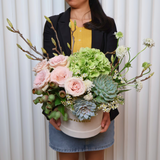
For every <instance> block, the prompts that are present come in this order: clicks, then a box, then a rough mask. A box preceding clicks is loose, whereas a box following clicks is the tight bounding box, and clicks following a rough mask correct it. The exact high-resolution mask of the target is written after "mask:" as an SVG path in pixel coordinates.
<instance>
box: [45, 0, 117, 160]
mask: <svg viewBox="0 0 160 160" xmlns="http://www.w3.org/2000/svg"><path fill="white" fill-rule="evenodd" d="M66 2H67V3H68V4H69V5H70V8H69V9H68V10H67V11H66V12H64V13H61V14H60V15H56V16H52V17H50V20H51V21H52V23H53V26H54V28H55V30H56V31H57V35H58V39H59V42H58V41H56V44H58V43H60V44H61V47H60V46H59V45H57V46H56V49H55V51H56V52H60V51H61V50H62V51H64V53H65V55H66V56H70V54H71V52H73V53H75V52H77V51H78V50H80V48H81V47H83V48H86V47H89V48H95V49H99V52H100V51H101V52H103V53H107V52H113V51H115V49H116V47H117V39H116V38H115V35H114V33H115V32H116V26H115V23H114V20H113V19H112V18H110V17H108V16H106V15H105V13H104V11H103V9H102V7H101V5H100V3H99V1H98V0H66ZM75 21H76V30H75V31H74V33H73V30H74V25H75V24H74V22H75ZM69 22H70V26H69V25H68V24H69ZM72 34H74V38H75V39H73V38H72ZM52 37H53V38H54V39H56V35H55V33H54V32H53V30H51V26H50V24H49V22H46V24H45V28H44V49H45V50H46V51H47V53H49V58H50V60H49V64H50V65H51V66H53V67H54V68H55V67H57V68H58V70H55V72H54V73H53V72H52V73H53V74H52V75H51V80H53V82H55V81H57V79H56V78H57V77H58V76H57V75H58V74H59V75H62V76H61V77H64V76H63V74H67V76H66V78H68V77H71V74H72V73H71V72H70V71H69V70H67V68H66V72H64V70H61V66H66V65H67V63H68V62H67V60H66V57H65V56H63V55H60V56H56V57H54V59H53V58H52V57H53V56H54V55H53V50H52V48H53V43H52V42H53V41H52V42H51V38H52ZM67 44H71V46H69V45H68V46H67ZM73 46H74V47H73ZM86 53H87V52H86ZM104 56H105V55H104ZM106 57H107V58H108V59H111V54H106ZM84 58H87V54H86V55H84ZM99 58H103V56H102V57H100V56H99ZM107 64H108V65H110V64H109V62H107V61H106V62H105V64H104V65H106V66H107ZM75 65H76V64H72V66H71V68H72V70H74V69H75ZM91 65H94V64H90V66H91ZM44 66H45V65H44ZM45 67H46V66H45ZM102 68H103V67H102ZM102 68H100V70H102ZM77 71H78V70H77ZM98 72H100V71H99V70H97V71H96V70H95V69H94V68H93V72H92V75H91V77H92V76H94V74H97V73H98ZM74 73H75V72H74ZM84 76H85V75H84ZM59 78H60V77H58V81H59V82H60V83H61V85H62V86H63V84H64V83H63V81H64V79H63V78H62V80H60V79H59ZM71 80H72V81H74V83H77V84H78V85H83V84H81V83H80V82H77V79H74V80H73V78H71V79H69V80H68V82H67V83H68V85H70V83H71V82H70V81H71ZM86 84H87V83H86ZM66 85H67V84H66ZM81 88H82V90H81V92H84V88H83V86H81ZM68 92H72V89H71V90H70V89H69V88H68ZM74 94H75V93H74ZM77 95H78V93H77ZM90 98H92V95H91V94H88V95H86V99H90ZM117 115H118V110H117V109H115V110H111V111H110V113H108V112H104V113H103V119H102V122H101V127H102V129H101V133H99V134H98V135H96V136H95V137H92V138H88V139H78V138H73V137H70V136H67V135H65V134H64V133H63V132H61V131H60V125H61V121H60V119H58V120H55V119H53V118H52V119H51V120H50V124H49V136H50V147H51V148H52V149H54V150H56V151H58V152H59V156H60V160H63V159H65V160H68V159H69V160H76V159H78V152H85V156H86V160H90V159H92V160H94V159H96V160H97V159H99V160H103V159H104V149H106V148H108V147H110V146H111V145H112V144H113V143H114V118H115V117H116V116H117Z"/></svg>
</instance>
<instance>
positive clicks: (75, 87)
mask: <svg viewBox="0 0 160 160" xmlns="http://www.w3.org/2000/svg"><path fill="white" fill-rule="evenodd" d="M64 88H65V90H66V93H68V94H70V95H72V96H73V97H77V96H80V95H82V94H84V93H85V90H86V87H85V84H84V83H83V81H82V80H81V79H80V78H76V77H72V78H69V79H67V80H66V82H65V84H64Z"/></svg>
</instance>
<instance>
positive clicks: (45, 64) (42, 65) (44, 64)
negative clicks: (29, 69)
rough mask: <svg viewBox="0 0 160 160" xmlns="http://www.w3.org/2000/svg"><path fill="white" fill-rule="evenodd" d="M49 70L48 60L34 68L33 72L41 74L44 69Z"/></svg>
mask: <svg viewBox="0 0 160 160" xmlns="http://www.w3.org/2000/svg"><path fill="white" fill-rule="evenodd" d="M48 68H49V63H48V62H47V60H46V59H45V60H43V61H41V62H39V63H38V64H37V65H36V66H35V67H34V68H33V71H34V72H36V73H38V72H40V71H41V70H44V69H48Z"/></svg>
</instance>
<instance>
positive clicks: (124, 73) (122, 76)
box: [121, 68, 129, 77]
mask: <svg viewBox="0 0 160 160" xmlns="http://www.w3.org/2000/svg"><path fill="white" fill-rule="evenodd" d="M128 71H129V68H128V69H127V72H126V73H124V74H123V75H122V76H121V77H123V76H125V75H126V74H127V73H128Z"/></svg>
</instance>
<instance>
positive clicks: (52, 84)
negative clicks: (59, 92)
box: [49, 82, 58, 89]
mask: <svg viewBox="0 0 160 160" xmlns="http://www.w3.org/2000/svg"><path fill="white" fill-rule="evenodd" d="M49 86H50V87H52V88H54V89H57V88H58V83H56V82H51V83H50V84H49Z"/></svg>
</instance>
